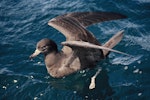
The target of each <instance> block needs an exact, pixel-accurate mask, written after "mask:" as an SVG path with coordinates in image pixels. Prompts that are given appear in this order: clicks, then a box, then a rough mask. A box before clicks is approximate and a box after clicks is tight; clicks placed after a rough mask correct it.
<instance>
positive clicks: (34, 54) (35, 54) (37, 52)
mask: <svg viewBox="0 0 150 100" xmlns="http://www.w3.org/2000/svg"><path fill="white" fill-rule="evenodd" d="M40 53H41V51H40V50H38V49H36V50H35V51H34V53H33V54H32V55H31V56H30V59H32V58H34V57H36V56H37V55H39V54H40Z"/></svg>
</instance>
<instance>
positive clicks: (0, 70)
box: [0, 68, 13, 74]
mask: <svg viewBox="0 0 150 100" xmlns="http://www.w3.org/2000/svg"><path fill="white" fill-rule="evenodd" d="M4 73H13V71H10V70H8V69H7V68H2V69H0V74H4Z"/></svg>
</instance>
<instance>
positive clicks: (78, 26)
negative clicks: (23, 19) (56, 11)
mask: <svg viewBox="0 0 150 100" xmlns="http://www.w3.org/2000/svg"><path fill="white" fill-rule="evenodd" d="M123 18H126V16H124V15H122V14H119V13H114V12H73V13H68V14H64V15H61V16H58V17H55V18H53V19H51V20H50V21H49V22H48V25H49V26H52V27H53V28H55V29H57V30H58V31H60V32H61V33H62V34H63V35H64V36H65V37H66V41H65V42H62V43H61V44H62V45H63V48H62V50H60V51H59V50H58V48H57V44H56V43H55V42H54V41H53V40H51V39H47V38H45V39H42V40H40V41H39V42H38V43H37V45H36V50H35V52H34V53H33V54H32V55H31V56H30V58H34V57H36V56H37V55H39V54H40V53H42V54H44V57H45V58H44V59H45V65H46V68H47V71H48V73H49V74H50V75H51V76H52V77H55V78H61V77H64V76H66V75H69V74H71V73H74V72H76V71H78V70H81V69H85V68H93V67H94V66H95V64H96V62H98V61H100V60H101V59H104V58H106V56H107V55H108V54H109V52H110V51H113V52H117V53H121V54H125V55H128V54H126V53H123V52H120V51H117V50H114V49H112V48H113V47H114V46H115V45H116V44H118V43H119V42H120V41H121V39H122V36H123V31H120V32H118V33H117V34H115V35H114V36H113V37H112V38H111V39H110V40H108V42H106V43H105V44H104V45H101V43H100V42H99V41H98V40H97V39H96V38H95V36H94V35H93V34H92V33H91V32H89V31H88V30H87V29H86V27H88V26H90V25H92V24H95V23H99V22H104V21H109V20H117V19H123Z"/></svg>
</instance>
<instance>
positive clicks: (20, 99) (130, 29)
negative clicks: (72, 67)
mask: <svg viewBox="0 0 150 100" xmlns="http://www.w3.org/2000/svg"><path fill="white" fill-rule="evenodd" d="M81 11H82V12H83V11H111V12H118V13H122V14H124V15H126V16H128V18H127V19H122V20H115V21H110V22H104V23H99V24H96V25H93V26H90V27H88V30H90V31H91V32H93V34H94V35H95V36H96V38H97V39H98V40H99V41H100V42H101V43H105V42H106V41H107V40H108V39H109V38H110V37H111V36H112V35H114V34H115V33H117V32H118V31H120V30H125V32H124V37H123V40H122V41H121V42H120V43H119V44H118V45H117V46H116V47H115V48H114V49H116V50H120V51H123V52H126V53H128V54H131V55H133V56H134V57H133V58H132V57H128V56H123V55H120V54H116V53H110V55H109V57H108V58H107V59H104V60H102V61H101V62H99V63H98V64H97V66H96V67H95V68H94V69H91V70H89V69H86V70H82V71H79V72H77V73H74V74H72V75H69V76H67V77H64V78H60V79H55V78H52V77H51V76H50V75H49V74H48V73H47V71H46V68H45V64H44V62H43V56H42V55H40V56H38V57H37V58H36V59H34V60H33V61H30V60H29V56H30V54H31V53H33V51H34V50H35V45H36V43H37V41H39V40H40V39H42V38H50V39H53V40H54V41H56V43H57V44H58V47H59V49H61V48H62V46H61V45H60V43H61V42H62V41H65V38H64V36H63V35H62V34H60V32H58V31H57V30H55V29H54V28H52V27H49V26H48V25H47V22H48V21H49V20H50V19H51V18H53V17H56V16H58V15H61V14H65V13H68V12H81ZM0 40H1V41H0V100H96V99H97V100H149V98H150V96H149V95H150V77H149V76H150V0H108V1H106V0H0ZM99 68H102V71H101V72H100V74H99V75H98V76H97V78H96V88H95V89H93V90H89V89H88V87H89V84H90V80H91V77H92V76H93V75H94V74H95V72H96V71H97V69H99Z"/></svg>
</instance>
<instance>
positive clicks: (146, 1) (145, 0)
mask: <svg viewBox="0 0 150 100" xmlns="http://www.w3.org/2000/svg"><path fill="white" fill-rule="evenodd" d="M134 1H138V2H139V3H150V0H134Z"/></svg>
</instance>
